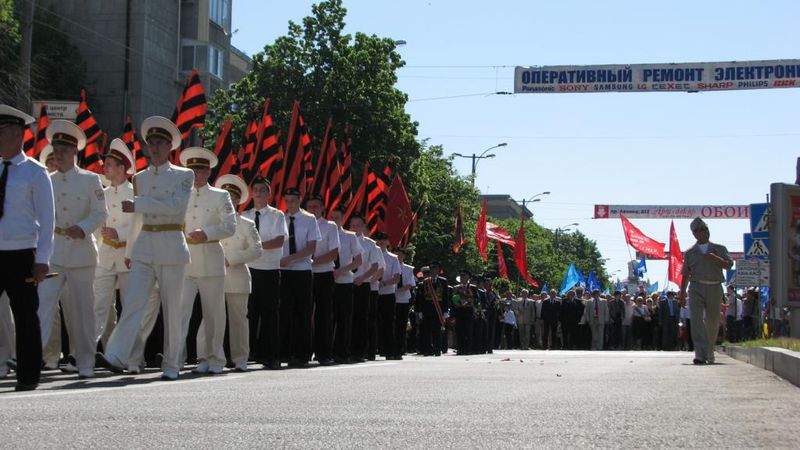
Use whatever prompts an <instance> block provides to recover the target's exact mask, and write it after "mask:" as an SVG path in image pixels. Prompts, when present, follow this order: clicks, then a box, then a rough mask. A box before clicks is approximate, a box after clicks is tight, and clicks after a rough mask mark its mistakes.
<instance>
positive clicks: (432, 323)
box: [419, 302, 442, 356]
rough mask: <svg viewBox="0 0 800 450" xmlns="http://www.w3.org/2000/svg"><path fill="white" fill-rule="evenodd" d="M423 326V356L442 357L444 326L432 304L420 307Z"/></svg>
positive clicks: (421, 341) (420, 350)
mask: <svg viewBox="0 0 800 450" xmlns="http://www.w3.org/2000/svg"><path fill="white" fill-rule="evenodd" d="M420 308H421V309H422V324H421V325H420V331H419V332H420V339H419V342H420V343H419V352H420V353H422V354H423V355H436V356H438V355H440V354H441V352H442V324H441V323H440V322H439V315H438V314H436V309H435V308H434V307H433V303H432V302H425V303H424V304H423V305H420Z"/></svg>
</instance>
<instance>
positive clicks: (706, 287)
mask: <svg viewBox="0 0 800 450" xmlns="http://www.w3.org/2000/svg"><path fill="white" fill-rule="evenodd" d="M690 227H691V229H692V234H694V237H695V239H697V243H695V245H693V246H692V247H691V248H690V249H689V250H686V251H685V252H684V253H683V280H682V281H681V291H680V295H679V300H680V304H681V306H683V305H684V304H685V303H686V287H687V285H688V287H689V298H691V299H692V301H691V302H690V303H689V310H690V312H691V316H692V323H691V327H692V329H691V333H692V340H693V341H694V361H693V363H694V364H707V363H708V364H713V363H714V347H713V345H714V342H715V340H716V337H717V330H718V328H719V318H720V303H721V301H722V283H723V282H724V281H725V276H724V275H723V273H722V269H730V268H731V267H732V266H733V260H732V259H731V257H730V255H729V254H728V249H727V248H725V247H724V246H722V245H719V244H714V243H713V242H709V241H708V237H709V232H708V225H706V223H705V222H703V219H701V218H699V217H697V218H695V219H694V220H693V221H692V223H691V225H690ZM690 283H691V284H690Z"/></svg>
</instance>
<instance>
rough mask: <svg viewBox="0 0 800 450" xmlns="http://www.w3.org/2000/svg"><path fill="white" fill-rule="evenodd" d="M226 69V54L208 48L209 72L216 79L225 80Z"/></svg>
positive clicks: (214, 48)
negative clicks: (224, 69)
mask: <svg viewBox="0 0 800 450" xmlns="http://www.w3.org/2000/svg"><path fill="white" fill-rule="evenodd" d="M224 67H225V52H223V51H222V50H220V49H218V48H216V47H214V46H213V45H209V46H208V72H209V73H210V74H211V75H214V76H215V77H217V78H219V79H222V78H223V74H224V71H223V68H224Z"/></svg>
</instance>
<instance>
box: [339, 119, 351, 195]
mask: <svg viewBox="0 0 800 450" xmlns="http://www.w3.org/2000/svg"><path fill="white" fill-rule="evenodd" d="M351 148H353V139H352V138H351V137H350V125H346V126H345V127H344V139H343V142H342V150H341V152H340V153H339V160H340V161H341V169H339V171H340V172H341V174H342V175H341V178H342V189H341V190H342V192H341V199H342V202H343V203H346V202H349V201H350V199H352V198H353V173H352V172H351V170H350V167H351V166H352V165H353V158H352V156H351V151H350V149H351Z"/></svg>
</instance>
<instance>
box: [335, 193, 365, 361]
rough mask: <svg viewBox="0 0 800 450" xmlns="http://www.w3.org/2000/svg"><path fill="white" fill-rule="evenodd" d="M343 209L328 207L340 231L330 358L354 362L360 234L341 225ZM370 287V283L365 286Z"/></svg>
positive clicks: (360, 254)
mask: <svg viewBox="0 0 800 450" xmlns="http://www.w3.org/2000/svg"><path fill="white" fill-rule="evenodd" d="M345 214H346V211H345V209H344V208H343V207H337V208H335V209H334V210H333V211H331V219H333V221H334V222H335V223H336V225H337V227H338V231H339V257H338V258H337V260H336V263H337V267H336V269H334V271H333V277H334V280H335V285H334V288H333V327H334V329H335V330H336V332H335V335H334V338H333V359H334V361H335V362H337V363H339V364H347V363H352V362H356V360H355V359H354V358H353V355H352V353H351V338H352V335H353V326H352V325H353V291H354V290H355V285H354V284H353V279H354V278H355V277H354V275H353V272H354V271H355V270H358V269H359V267H361V265H362V261H363V259H362V253H363V249H362V248H361V244H360V243H359V238H358V236H356V234H355V233H353V232H352V231H346V230H345V229H344V228H342V225H343V223H344V215H345ZM367 290H369V286H367Z"/></svg>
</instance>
